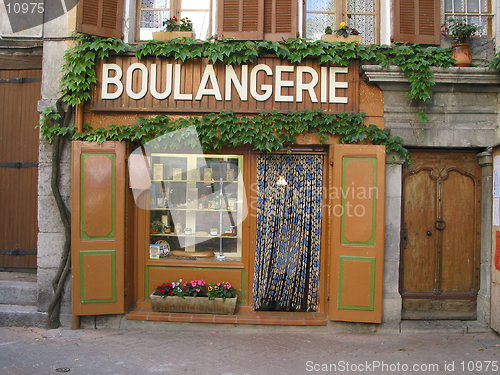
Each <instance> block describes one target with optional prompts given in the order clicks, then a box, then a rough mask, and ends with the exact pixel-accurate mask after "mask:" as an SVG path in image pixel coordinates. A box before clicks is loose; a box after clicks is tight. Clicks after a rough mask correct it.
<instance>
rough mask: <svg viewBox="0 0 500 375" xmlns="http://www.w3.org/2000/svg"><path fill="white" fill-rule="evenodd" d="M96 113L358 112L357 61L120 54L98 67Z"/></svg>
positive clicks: (94, 107) (94, 95) (95, 97)
mask: <svg viewBox="0 0 500 375" xmlns="http://www.w3.org/2000/svg"><path fill="white" fill-rule="evenodd" d="M96 73H97V78H98V82H97V84H96V85H95V88H94V92H93V100H92V109H93V110H106V111H124V110H129V111H137V110H139V111H164V110H171V111H174V112H175V111H181V112H189V111H191V110H194V111H201V112H211V111H215V112H218V111H222V110H233V111H235V112H242V113H245V112H260V111H262V110H279V111H285V110H292V111H296V110H301V109H315V108H320V109H323V110H326V111H333V112H340V111H346V112H351V111H356V110H357V109H358V108H357V107H358V96H359V83H358V80H359V73H358V63H357V61H352V62H351V63H350V64H349V65H348V66H345V67H343V66H319V65H318V63H317V61H316V60H306V61H303V62H302V63H300V64H291V63H289V62H288V61H286V60H282V59H279V58H261V59H258V60H257V61H256V62H255V63H253V64H243V65H226V64H223V63H217V64H211V63H209V62H208V60H207V59H202V58H200V59H194V60H188V61H186V62H182V61H180V60H173V59H165V58H147V59H142V60H138V59H137V58H136V57H134V56H116V57H112V58H110V59H108V60H106V61H104V62H102V61H101V62H100V63H99V64H97V67H96Z"/></svg>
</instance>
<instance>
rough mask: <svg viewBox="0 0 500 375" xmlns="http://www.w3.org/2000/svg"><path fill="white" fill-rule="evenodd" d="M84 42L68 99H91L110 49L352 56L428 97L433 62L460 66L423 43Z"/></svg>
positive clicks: (64, 82)
mask: <svg viewBox="0 0 500 375" xmlns="http://www.w3.org/2000/svg"><path fill="white" fill-rule="evenodd" d="M77 41H78V44H77V45H76V46H75V47H73V48H71V49H69V50H68V51H66V53H65V55H64V57H65V59H66V64H65V65H64V66H63V69H62V71H63V77H62V79H61V91H62V92H63V93H64V97H63V100H64V101H66V102H68V103H69V104H70V105H76V104H78V103H80V102H81V100H88V99H89V98H90V86H91V84H92V83H95V82H97V78H96V76H95V70H94V65H95V63H96V60H97V58H101V59H102V58H107V57H109V54H110V53H120V52H126V51H128V52H131V53H135V55H136V57H137V58H138V59H142V58H144V57H147V56H158V57H172V58H174V59H179V60H181V61H183V62H184V61H186V60H188V59H194V58H199V57H206V58H207V59H208V61H209V62H210V63H216V62H219V61H220V62H223V63H225V64H246V63H252V62H254V61H255V60H256V59H257V58H258V57H261V56H264V55H268V54H274V55H276V56H278V57H280V58H282V59H285V60H289V61H290V62H291V63H300V62H302V61H303V60H304V59H308V58H315V59H318V62H319V64H321V65H323V64H327V63H332V64H339V65H342V66H347V65H348V64H349V61H350V60H352V59H359V60H361V61H362V62H364V63H374V64H379V65H382V66H389V65H397V66H398V67H399V68H400V70H401V71H402V72H403V73H404V74H405V76H406V77H407V78H408V80H409V82H410V90H409V91H408V96H410V98H412V99H416V100H424V101H425V100H427V99H428V98H429V97H430V94H431V90H430V87H431V86H432V85H434V81H433V78H434V75H433V73H432V71H431V66H439V67H450V66H453V65H454V60H453V59H452V58H451V50H450V48H441V47H423V46H421V45H419V44H411V45H406V44H402V43H396V44H393V45H377V44H373V45H370V46H366V45H359V44H357V43H343V42H334V43H330V42H326V41H323V40H315V41H312V40H309V39H302V38H296V39H294V38H290V39H288V40H287V41H282V42H272V41H257V42H254V41H248V40H247V41H235V40H231V39H224V40H220V41H219V40H215V39H209V40H208V41H201V40H197V39H193V38H182V39H173V40H169V41H165V42H159V41H156V40H151V41H148V42H146V43H143V44H139V45H137V46H135V47H132V46H130V45H127V44H125V43H123V42H122V41H121V40H119V39H113V38H99V37H94V36H90V35H80V36H79V37H78V39H77Z"/></svg>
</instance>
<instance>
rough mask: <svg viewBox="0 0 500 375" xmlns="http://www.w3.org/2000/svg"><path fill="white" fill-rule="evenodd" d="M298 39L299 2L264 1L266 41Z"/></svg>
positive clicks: (292, 0) (285, 0) (287, 0)
mask: <svg viewBox="0 0 500 375" xmlns="http://www.w3.org/2000/svg"><path fill="white" fill-rule="evenodd" d="M296 37H297V1H295V0H264V39H266V40H273V41H279V40H287V39H288V38H296Z"/></svg>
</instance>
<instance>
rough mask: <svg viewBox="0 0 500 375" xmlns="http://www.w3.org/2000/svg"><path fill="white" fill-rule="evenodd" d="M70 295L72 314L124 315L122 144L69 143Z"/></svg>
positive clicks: (123, 183) (123, 184) (123, 174)
mask: <svg viewBox="0 0 500 375" xmlns="http://www.w3.org/2000/svg"><path fill="white" fill-rule="evenodd" d="M72 151H73V152H72V158H73V160H72V164H73V165H72V188H71V198H72V199H71V208H72V209H71V283H72V285H71V288H72V289H71V292H72V308H73V315H76V316H78V315H99V314H123V313H124V312H125V296H124V294H125V287H124V280H125V276H124V272H125V186H126V184H125V176H126V171H125V156H126V147H125V144H124V143H123V142H105V143H103V144H102V145H99V144H97V143H94V142H80V141H74V142H73V149H72Z"/></svg>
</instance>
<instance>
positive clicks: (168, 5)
mask: <svg viewBox="0 0 500 375" xmlns="http://www.w3.org/2000/svg"><path fill="white" fill-rule="evenodd" d="M212 1H213V0H141V2H140V6H141V8H140V26H139V27H140V30H139V38H140V40H148V39H152V38H153V32H154V31H161V30H163V22H165V21H166V20H168V19H169V18H170V17H172V16H174V15H177V18H178V19H179V23H180V20H181V19H182V18H184V17H187V18H189V20H190V21H191V22H192V24H193V33H194V37H195V38H198V39H202V40H206V39H207V38H208V37H209V36H210V35H211V27H212V26H211V22H212V14H211V13H212V12H211V2H212Z"/></svg>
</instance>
